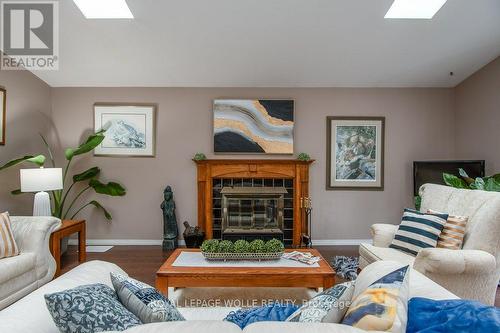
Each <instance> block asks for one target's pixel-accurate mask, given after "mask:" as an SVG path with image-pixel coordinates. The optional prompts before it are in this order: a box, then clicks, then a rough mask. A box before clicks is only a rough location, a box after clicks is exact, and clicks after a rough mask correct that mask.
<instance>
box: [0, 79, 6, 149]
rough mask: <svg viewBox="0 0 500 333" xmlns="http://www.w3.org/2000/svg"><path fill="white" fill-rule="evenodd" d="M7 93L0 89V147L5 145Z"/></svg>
mask: <svg viewBox="0 0 500 333" xmlns="http://www.w3.org/2000/svg"><path fill="white" fill-rule="evenodd" d="M6 99H7V91H6V90H5V89H4V88H1V87H0V145H5V112H6V110H5V109H6V106H7V104H6Z"/></svg>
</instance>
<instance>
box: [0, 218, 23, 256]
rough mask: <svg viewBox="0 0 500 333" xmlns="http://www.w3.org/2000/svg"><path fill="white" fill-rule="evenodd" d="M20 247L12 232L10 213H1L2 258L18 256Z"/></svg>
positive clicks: (0, 254) (0, 242) (0, 243)
mask: <svg viewBox="0 0 500 333" xmlns="http://www.w3.org/2000/svg"><path fill="white" fill-rule="evenodd" d="M18 254H19V249H18V248H17V244H16V240H15V239H14V235H13V234H12V228H11V226H10V217H9V213H8V212H5V213H1V214H0V259H2V258H7V257H13V256H17V255H18Z"/></svg>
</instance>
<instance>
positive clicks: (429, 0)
mask: <svg viewBox="0 0 500 333" xmlns="http://www.w3.org/2000/svg"><path fill="white" fill-rule="evenodd" d="M446 1H447V0H394V2H393V4H392V6H391V8H389V11H387V14H385V18H386V19H431V18H433V17H434V15H435V14H436V13H437V12H438V11H439V10H440V9H441V7H443V5H444V4H445V3H446Z"/></svg>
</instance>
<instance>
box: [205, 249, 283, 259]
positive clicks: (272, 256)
mask: <svg viewBox="0 0 500 333" xmlns="http://www.w3.org/2000/svg"><path fill="white" fill-rule="evenodd" d="M201 253H202V254H203V256H204V257H205V259H207V260H222V261H226V260H258V261H261V260H279V259H280V258H281V256H282V255H283V251H282V252H273V253H208V252H201Z"/></svg>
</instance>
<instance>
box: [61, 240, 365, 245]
mask: <svg viewBox="0 0 500 333" xmlns="http://www.w3.org/2000/svg"><path fill="white" fill-rule="evenodd" d="M371 242H372V240H371V239H316V240H315V239H313V245H317V246H322V245H323V246H328V245H359V244H361V243H369V244H371ZM68 244H69V245H77V244H78V240H77V239H70V240H69V242H68ZM161 244H162V240H161V239H87V245H161ZM179 245H186V242H184V240H183V239H181V240H179Z"/></svg>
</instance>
